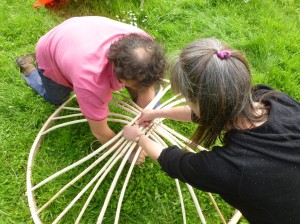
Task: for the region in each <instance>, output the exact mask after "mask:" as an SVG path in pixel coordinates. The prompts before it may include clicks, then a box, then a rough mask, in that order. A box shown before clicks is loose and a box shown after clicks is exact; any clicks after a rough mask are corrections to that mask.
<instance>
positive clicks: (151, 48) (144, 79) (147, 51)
mask: <svg viewBox="0 0 300 224" xmlns="http://www.w3.org/2000/svg"><path fill="white" fill-rule="evenodd" d="M107 58H108V59H109V60H110V62H112V63H113V65H114V73H115V75H116V76H117V78H119V79H125V80H134V81H136V82H137V86H138V87H139V88H140V89H143V88H147V87H149V86H152V85H158V84H160V83H161V81H162V78H163V77H164V75H165V69H166V66H167V62H166V59H165V58H164V50H163V48H162V47H161V45H159V44H158V43H156V42H155V41H154V40H153V39H152V38H150V37H147V36H142V35H140V34H136V33H132V34H130V35H127V36H123V37H121V38H120V39H118V40H117V41H116V42H115V43H113V44H112V45H111V47H110V51H109V53H108V56H107Z"/></svg>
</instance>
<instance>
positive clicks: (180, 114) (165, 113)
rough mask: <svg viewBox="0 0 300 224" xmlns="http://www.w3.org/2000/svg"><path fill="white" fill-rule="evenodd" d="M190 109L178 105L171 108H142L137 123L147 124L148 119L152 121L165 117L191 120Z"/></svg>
mask: <svg viewBox="0 0 300 224" xmlns="http://www.w3.org/2000/svg"><path fill="white" fill-rule="evenodd" d="M191 114H192V110H191V108H190V107H189V106H179V107H173V108H163V109H156V110H144V111H143V112H142V114H141V117H140V119H139V120H138V124H144V123H145V124H146V125H145V126H148V125H149V124H148V123H147V122H148V121H150V122H151V121H152V120H154V119H156V118H167V119H172V120H176V121H185V122H191V121H192V118H191Z"/></svg>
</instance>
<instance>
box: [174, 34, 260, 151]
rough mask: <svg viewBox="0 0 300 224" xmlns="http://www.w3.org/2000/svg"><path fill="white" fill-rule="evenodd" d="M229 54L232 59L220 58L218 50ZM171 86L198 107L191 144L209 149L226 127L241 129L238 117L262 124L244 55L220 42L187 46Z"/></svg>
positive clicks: (180, 58)
mask: <svg viewBox="0 0 300 224" xmlns="http://www.w3.org/2000/svg"><path fill="white" fill-rule="evenodd" d="M224 50H227V51H230V52H231V56H230V57H229V58H223V59H222V58H219V57H218V55H217V54H216V53H217V51H224ZM171 85H172V89H173V91H174V92H175V93H181V94H182V95H183V97H185V98H186V99H187V100H189V101H190V102H192V103H194V104H196V105H198V107H199V111H200V117H199V119H197V123H198V124H199V126H198V128H197V130H196V131H195V133H194V135H193V136H192V142H193V143H196V144H202V145H203V146H205V147H210V146H211V145H213V144H214V143H215V141H216V140H217V139H218V138H220V140H221V141H222V140H223V137H222V136H223V135H222V132H223V131H224V130H225V129H226V127H228V126H229V127H230V128H231V129H240V127H241V126H240V124H239V125H238V123H237V122H238V118H240V117H243V118H245V119H246V120H247V121H250V122H252V124H253V122H256V121H261V120H262V119H263V118H264V116H258V115H255V114H254V113H253V111H254V108H253V99H252V94H251V89H252V86H251V74H250V69H249V65H248V63H247V61H246V59H245V58H244V56H243V55H242V54H241V53H240V52H239V51H237V50H234V49H231V48H230V47H228V46H227V45H225V44H223V43H222V42H220V41H219V40H217V39H214V38H208V39H201V40H197V41H195V42H192V43H191V44H189V45H188V46H187V47H185V48H184V49H183V50H182V51H181V53H180V56H179V57H178V59H177V60H176V61H175V63H174V66H173V67H172V69H171Z"/></svg>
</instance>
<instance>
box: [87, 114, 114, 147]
mask: <svg viewBox="0 0 300 224" xmlns="http://www.w3.org/2000/svg"><path fill="white" fill-rule="evenodd" d="M87 120H88V123H89V125H90V128H91V131H92V133H93V135H94V136H95V137H96V138H97V139H98V140H99V141H100V142H101V144H104V143H106V142H108V141H109V140H110V139H111V138H113V137H114V136H115V135H116V134H115V133H114V132H113V131H112V130H111V129H110V127H109V126H108V125H107V119H104V120H101V121H94V120H91V119H88V118H87Z"/></svg>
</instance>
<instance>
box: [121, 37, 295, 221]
mask: <svg viewBox="0 0 300 224" xmlns="http://www.w3.org/2000/svg"><path fill="white" fill-rule="evenodd" d="M171 85H172V89H173V90H174V91H175V93H181V94H182V96H183V97H184V98H185V99H186V102H187V105H188V106H179V107H174V108H170V109H160V110H144V111H143V112H142V114H141V117H140V119H139V121H138V124H140V125H144V126H145V125H149V124H150V123H151V121H153V120H154V119H155V118H158V117H164V118H169V119H174V120H180V121H194V122H196V123H197V124H198V125H199V126H198V128H197V130H196V131H195V133H194V135H193V136H192V139H191V140H192V142H193V143H196V144H201V145H203V146H205V147H207V148H211V150H210V151H202V152H199V153H190V152H185V151H183V150H182V149H180V148H179V147H177V146H170V147H168V148H163V147H162V146H161V145H160V144H158V143H156V142H154V141H152V140H151V139H149V138H147V137H146V136H145V135H144V133H143V132H142V131H140V129H139V127H138V126H125V128H124V130H123V135H124V137H125V138H127V139H128V140H136V141H138V145H139V146H141V147H142V148H143V149H144V150H145V151H146V152H147V154H148V155H149V156H150V157H151V158H153V159H155V160H157V161H158V162H159V164H160V165H161V167H162V169H163V170H164V171H165V172H166V173H167V174H168V175H169V176H170V177H172V178H177V179H179V180H181V181H183V182H186V183H188V184H190V185H192V186H193V187H195V188H198V189H201V190H204V191H209V192H213V193H217V194H219V195H220V196H221V197H222V198H223V199H224V200H225V201H226V202H228V203H229V204H230V205H232V206H233V207H235V208H237V209H239V210H240V211H241V212H242V214H243V216H244V217H245V218H246V219H247V220H248V221H249V222H250V223H262V224H266V223H280V224H282V223H285V224H296V223H300V104H299V102H297V101H296V100H294V99H292V98H291V97H289V96H287V95H286V94H284V93H282V92H279V91H275V90H273V89H272V88H271V87H268V86H265V85H257V86H252V84H251V74H250V69H249V65H248V63H247V61H246V60H245V58H244V56H243V55H242V54H241V53H240V52H239V51H237V50H234V49H232V48H230V47H228V46H227V45H225V44H224V43H222V42H220V41H219V40H217V39H214V38H208V39H202V40H197V41H195V42H193V43H191V44H189V45H188V46H187V47H185V48H184V49H183V50H182V51H181V53H180V56H179V58H178V59H177V61H176V62H175V64H174V66H173V69H172V71H171ZM217 139H220V141H221V143H222V146H217V145H216V144H215V143H216V140H217Z"/></svg>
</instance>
